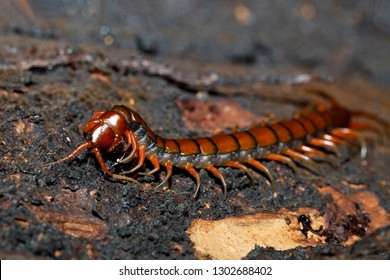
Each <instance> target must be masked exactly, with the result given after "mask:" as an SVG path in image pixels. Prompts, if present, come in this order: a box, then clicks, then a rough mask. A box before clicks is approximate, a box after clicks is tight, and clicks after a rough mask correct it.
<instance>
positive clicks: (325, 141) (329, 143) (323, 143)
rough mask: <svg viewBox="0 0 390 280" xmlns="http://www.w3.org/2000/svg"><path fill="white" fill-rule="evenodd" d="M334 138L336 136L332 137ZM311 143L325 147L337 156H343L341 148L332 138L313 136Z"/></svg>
mask: <svg viewBox="0 0 390 280" xmlns="http://www.w3.org/2000/svg"><path fill="white" fill-rule="evenodd" d="M332 138H334V137H332ZM309 144H310V145H312V146H314V147H320V148H324V149H326V150H327V151H329V152H332V153H333V154H335V155H336V156H337V157H341V153H340V150H339V149H338V147H337V145H336V144H335V142H334V141H331V140H329V139H326V138H324V139H321V138H312V139H310V141H309Z"/></svg>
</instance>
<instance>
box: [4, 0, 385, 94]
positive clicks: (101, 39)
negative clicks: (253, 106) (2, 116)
mask: <svg viewBox="0 0 390 280" xmlns="http://www.w3.org/2000/svg"><path fill="white" fill-rule="evenodd" d="M9 35H20V36H24V37H31V38H41V39H49V40H55V41H61V42H64V43H66V44H68V45H70V46H72V47H74V46H87V45H94V46H96V45H98V46H102V47H104V48H110V49H121V50H131V51H138V52H141V53H143V54H145V55H150V56H157V57H166V58H171V59H185V60H191V61H201V62H205V61H206V62H209V63H215V64H218V63H232V64H240V65H245V66H247V67H254V68H256V69H264V70H265V71H267V70H271V69H275V68H278V67H280V66H283V68H284V69H287V70H286V71H297V70H299V71H309V72H314V73H325V74H331V75H334V76H336V77H338V78H341V79H342V78H345V77H350V76H356V75H358V76H362V77H364V78H367V79H369V80H372V81H374V82H375V83H377V84H380V85H384V86H386V87H388V86H390V1H388V0H332V1H321V0H317V1H308V0H296V1H284V0H263V1H254V0H253V1H237V0H236V1H233V0H230V1H222V0H220V1H202V0H181V1H173V0H156V1H143V0H138V1H121V0H112V1H100V0H75V1H71V0H1V2H0V36H9ZM3 48H4V46H3ZM1 49H2V48H1V47H0V52H1V51H2V50H1Z"/></svg>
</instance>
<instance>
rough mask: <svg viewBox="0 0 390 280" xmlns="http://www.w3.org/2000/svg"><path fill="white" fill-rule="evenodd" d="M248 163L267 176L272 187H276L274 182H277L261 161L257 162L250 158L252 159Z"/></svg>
mask: <svg viewBox="0 0 390 280" xmlns="http://www.w3.org/2000/svg"><path fill="white" fill-rule="evenodd" d="M246 163H248V164H250V165H252V166H253V167H255V168H257V169H259V170H261V171H262V172H263V173H264V174H265V175H267V177H268V180H269V181H270V183H271V186H273V185H274V182H275V180H274V177H273V176H272V175H271V172H269V170H268V168H267V167H265V166H264V165H263V164H262V163H261V162H260V161H257V160H255V159H253V158H250V159H248V160H247V161H246Z"/></svg>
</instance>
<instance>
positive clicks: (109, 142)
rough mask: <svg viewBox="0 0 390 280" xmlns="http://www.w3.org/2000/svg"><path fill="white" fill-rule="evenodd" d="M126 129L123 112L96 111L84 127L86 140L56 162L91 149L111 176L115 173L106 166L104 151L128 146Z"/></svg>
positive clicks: (107, 151)
mask: <svg viewBox="0 0 390 280" xmlns="http://www.w3.org/2000/svg"><path fill="white" fill-rule="evenodd" d="M125 131H126V119H125V117H124V116H123V114H121V113H119V112H116V111H99V112H95V113H94V115H93V117H92V119H91V120H89V121H88V122H87V124H86V125H85V127H84V130H83V134H84V137H85V138H86V140H87V141H86V142H84V143H83V144H81V145H80V146H78V147H77V148H76V149H75V150H73V152H72V153H71V154H69V155H68V156H67V157H65V158H63V159H60V160H58V161H56V162H64V161H67V160H70V159H72V158H74V157H75V156H76V155H77V154H79V153H80V152H81V151H83V150H85V149H91V152H92V153H94V154H95V155H96V158H97V159H98V161H99V163H100V165H101V167H102V169H103V170H104V171H105V172H106V173H107V174H108V175H110V176H113V173H112V172H111V171H109V170H108V168H107V167H106V165H105V163H104V160H103V157H102V153H110V152H113V151H118V150H123V149H124V148H125V146H126V143H125V140H124V139H125V137H124V133H125Z"/></svg>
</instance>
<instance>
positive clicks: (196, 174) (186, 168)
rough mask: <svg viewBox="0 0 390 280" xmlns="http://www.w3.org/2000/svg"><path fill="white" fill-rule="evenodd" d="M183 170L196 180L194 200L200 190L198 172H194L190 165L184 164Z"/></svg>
mask: <svg viewBox="0 0 390 280" xmlns="http://www.w3.org/2000/svg"><path fill="white" fill-rule="evenodd" d="M183 168H184V169H185V170H187V172H188V173H190V174H191V176H192V177H194V178H195V180H196V190H195V193H194V198H196V197H197V196H198V193H199V190H200V175H199V173H198V171H196V170H195V168H194V167H192V165H191V164H186V165H185V166H183Z"/></svg>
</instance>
